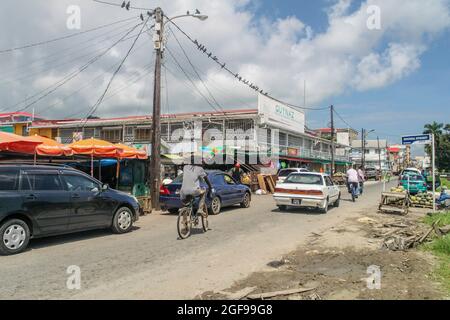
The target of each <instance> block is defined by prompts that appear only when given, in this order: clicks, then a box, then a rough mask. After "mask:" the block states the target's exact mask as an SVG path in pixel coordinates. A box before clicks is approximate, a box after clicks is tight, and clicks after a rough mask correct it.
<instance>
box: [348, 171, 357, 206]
mask: <svg viewBox="0 0 450 320" xmlns="http://www.w3.org/2000/svg"><path fill="white" fill-rule="evenodd" d="M347 184H348V189H349V192H350V193H351V194H352V200H353V201H355V198H357V197H358V193H359V176H358V171H356V170H355V168H354V166H352V167H351V168H350V169H349V170H348V171H347Z"/></svg>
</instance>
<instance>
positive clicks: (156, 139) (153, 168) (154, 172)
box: [150, 8, 164, 210]
mask: <svg viewBox="0 0 450 320" xmlns="http://www.w3.org/2000/svg"><path fill="white" fill-rule="evenodd" d="M163 27H164V24H163V14H162V10H161V8H156V9H155V35H154V38H153V41H154V45H155V50H156V59H155V79H154V87H153V117H152V154H151V157H150V181H151V187H150V188H151V190H150V192H151V200H152V208H153V209H155V210H160V209H161V207H160V204H159V188H160V180H161V59H162V52H163V45H164V44H163Z"/></svg>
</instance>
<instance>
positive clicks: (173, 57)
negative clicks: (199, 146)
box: [166, 47, 226, 116]
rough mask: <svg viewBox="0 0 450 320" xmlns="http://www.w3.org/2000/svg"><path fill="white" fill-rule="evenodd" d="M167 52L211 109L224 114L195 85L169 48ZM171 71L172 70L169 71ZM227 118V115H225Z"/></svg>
mask: <svg viewBox="0 0 450 320" xmlns="http://www.w3.org/2000/svg"><path fill="white" fill-rule="evenodd" d="M166 50H167V52H169V55H170V57H171V58H172V59H173V60H174V62H175V64H176V65H177V66H178V68H179V69H180V70H181V72H183V74H184V75H185V77H186V78H187V79H188V81H189V82H190V83H191V84H192V86H193V87H194V89H195V90H197V91H198V93H199V94H200V96H201V97H202V98H203V99H205V101H206V102H207V103H208V105H209V106H211V108H213V109H214V110H215V111H216V112H219V113H223V114H224V115H225V113H224V111H220V110H217V107H216V106H215V105H214V104H213V103H212V102H211V101H210V100H209V99H208V98H207V97H206V96H205V95H204V94H203V92H202V91H201V90H200V89H199V88H198V86H197V85H196V84H195V82H194V80H192V78H191V77H190V76H189V74H188V73H187V72H186V70H185V69H184V68H183V66H182V65H181V64H180V62H179V61H178V60H177V58H175V56H174V55H173V53H172V51H171V50H170V49H169V47H166ZM169 71H170V70H169ZM225 116H226V115H225Z"/></svg>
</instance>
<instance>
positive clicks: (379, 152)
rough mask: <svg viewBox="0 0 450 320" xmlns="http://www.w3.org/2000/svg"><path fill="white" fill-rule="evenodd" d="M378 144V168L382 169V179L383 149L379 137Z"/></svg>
mask: <svg viewBox="0 0 450 320" xmlns="http://www.w3.org/2000/svg"><path fill="white" fill-rule="evenodd" d="M377 143H378V166H379V167H380V179H381V149H380V137H378V136H377Z"/></svg>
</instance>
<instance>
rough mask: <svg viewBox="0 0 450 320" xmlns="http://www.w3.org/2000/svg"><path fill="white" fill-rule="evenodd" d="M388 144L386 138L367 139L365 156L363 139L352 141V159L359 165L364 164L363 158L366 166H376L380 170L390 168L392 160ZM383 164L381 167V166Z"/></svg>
mask: <svg viewBox="0 0 450 320" xmlns="http://www.w3.org/2000/svg"><path fill="white" fill-rule="evenodd" d="M387 148H388V145H387V141H386V140H379V141H378V140H366V145H365V147H364V158H363V157H362V149H363V146H362V141H361V140H354V141H352V150H351V153H350V159H351V160H352V162H353V163H356V164H358V165H360V164H362V162H363V159H364V161H365V166H366V167H375V168H377V169H378V170H379V169H381V170H389V169H390V161H389V154H388V151H387ZM380 164H381V168H380Z"/></svg>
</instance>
